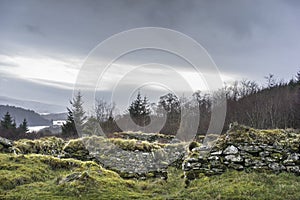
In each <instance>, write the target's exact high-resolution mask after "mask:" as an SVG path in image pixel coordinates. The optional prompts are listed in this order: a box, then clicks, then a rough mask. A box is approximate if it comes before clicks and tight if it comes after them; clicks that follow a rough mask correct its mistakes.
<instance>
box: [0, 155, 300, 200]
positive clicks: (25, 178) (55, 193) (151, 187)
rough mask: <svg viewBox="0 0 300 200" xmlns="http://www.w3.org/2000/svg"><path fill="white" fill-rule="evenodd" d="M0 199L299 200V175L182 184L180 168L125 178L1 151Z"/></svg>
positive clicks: (242, 175) (90, 166) (88, 164)
mask: <svg viewBox="0 0 300 200" xmlns="http://www.w3.org/2000/svg"><path fill="white" fill-rule="evenodd" d="M0 160H1V162H0V199H300V191H299V186H300V177H298V176H295V175H293V174H287V173H281V174H278V175H276V174H272V173H269V174H266V173H254V172H252V173H246V172H238V171H227V172H225V173H224V174H222V175H215V176H204V175H203V176H200V178H199V179H198V180H194V181H191V182H190V184H189V185H188V186H187V185H186V184H185V180H184V178H183V172H182V170H180V169H175V168H169V170H168V172H169V175H168V179H167V180H162V179H158V178H153V179H151V178H150V179H147V180H136V179H131V180H125V179H122V178H121V177H120V176H119V175H118V174H117V173H115V172H112V171H109V170H106V169H103V168H102V167H101V166H99V165H98V164H96V163H94V162H92V161H79V160H75V159H59V158H55V157H52V156H49V155H38V154H27V155H14V154H10V153H2V154H0Z"/></svg>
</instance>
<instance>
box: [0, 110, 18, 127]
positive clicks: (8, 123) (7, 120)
mask: <svg viewBox="0 0 300 200" xmlns="http://www.w3.org/2000/svg"><path fill="white" fill-rule="evenodd" d="M1 127H2V128H4V129H7V130H13V129H16V122H15V121H14V120H13V118H12V117H11V116H10V114H9V112H6V114H5V115H4V117H3V119H2V120H1Z"/></svg>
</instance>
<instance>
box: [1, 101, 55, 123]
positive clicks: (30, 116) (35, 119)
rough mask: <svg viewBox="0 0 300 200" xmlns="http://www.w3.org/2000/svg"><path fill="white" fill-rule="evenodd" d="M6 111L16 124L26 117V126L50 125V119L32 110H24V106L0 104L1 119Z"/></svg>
mask: <svg viewBox="0 0 300 200" xmlns="http://www.w3.org/2000/svg"><path fill="white" fill-rule="evenodd" d="M6 112H9V113H10V115H11V116H12V117H13V118H14V119H15V121H16V124H17V126H18V125H19V124H20V123H22V122H23V120H24V118H26V120H27V122H28V126H48V125H51V121H50V120H47V119H45V118H43V117H42V116H41V115H39V114H38V113H36V112H34V111H33V110H26V109H24V108H20V107H15V106H9V105H0V117H1V119H2V118H3V116H4V115H5V113H6Z"/></svg>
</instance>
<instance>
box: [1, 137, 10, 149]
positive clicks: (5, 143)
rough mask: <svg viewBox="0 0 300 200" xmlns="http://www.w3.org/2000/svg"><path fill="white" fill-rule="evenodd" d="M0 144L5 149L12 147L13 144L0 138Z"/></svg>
mask: <svg viewBox="0 0 300 200" xmlns="http://www.w3.org/2000/svg"><path fill="white" fill-rule="evenodd" d="M0 144H1V145H2V146H3V147H6V148H9V147H12V146H13V142H12V141H11V140H9V139H6V138H3V137H0Z"/></svg>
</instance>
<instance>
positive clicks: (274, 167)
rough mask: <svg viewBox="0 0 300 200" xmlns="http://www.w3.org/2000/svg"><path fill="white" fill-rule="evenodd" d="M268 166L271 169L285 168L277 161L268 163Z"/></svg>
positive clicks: (279, 169)
mask: <svg viewBox="0 0 300 200" xmlns="http://www.w3.org/2000/svg"><path fill="white" fill-rule="evenodd" d="M268 167H269V168H270V169H272V170H273V171H282V170H285V167H284V166H283V165H281V164H278V163H276V162H274V163H270V164H269V165H268Z"/></svg>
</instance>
